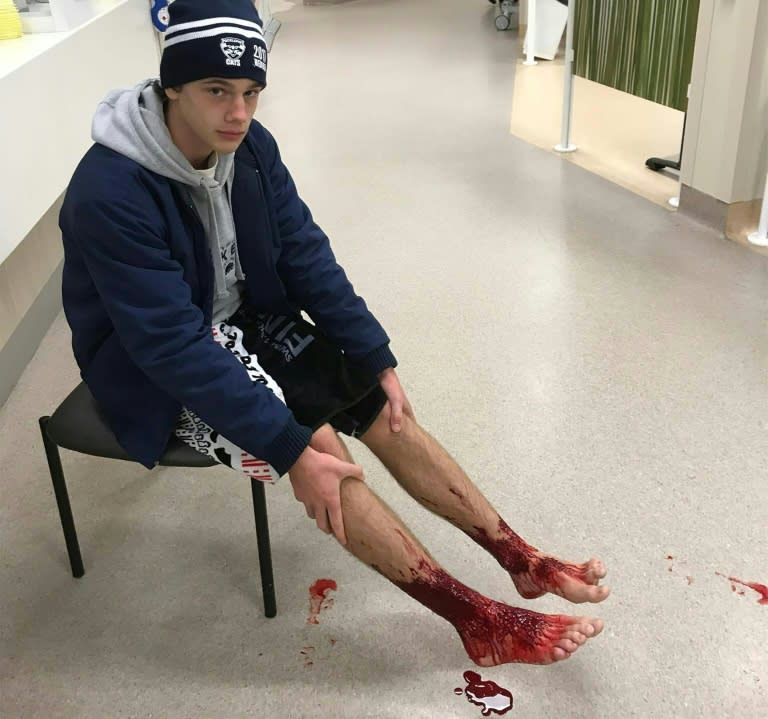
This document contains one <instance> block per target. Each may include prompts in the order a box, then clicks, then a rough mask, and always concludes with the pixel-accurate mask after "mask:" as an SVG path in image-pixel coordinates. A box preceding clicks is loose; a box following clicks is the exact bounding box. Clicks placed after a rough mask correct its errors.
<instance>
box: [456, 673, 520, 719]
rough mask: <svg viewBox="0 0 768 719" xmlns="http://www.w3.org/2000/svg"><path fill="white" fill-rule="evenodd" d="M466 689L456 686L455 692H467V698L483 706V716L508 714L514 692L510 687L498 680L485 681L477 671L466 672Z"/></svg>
mask: <svg viewBox="0 0 768 719" xmlns="http://www.w3.org/2000/svg"><path fill="white" fill-rule="evenodd" d="M464 681H465V682H467V686H466V688H465V689H461V688H459V687H456V689H454V690H453V692H454V694H466V695H467V700H468V701H469V702H470V703H471V704H474V705H475V706H479V707H482V709H483V710H482V714H483V716H485V717H487V716H490V715H491V714H492V713H493V714H499V715H501V714H506V713H507V712H508V711H509V710H510V709H511V708H512V704H513V701H514V700H513V699H512V694H511V692H510V691H509V690H508V689H504V688H503V687H500V686H499V685H498V684H497V683H496V682H492V681H490V680H489V681H483V680H482V678H481V677H480V675H479V674H478V673H477V672H472V671H468V672H464Z"/></svg>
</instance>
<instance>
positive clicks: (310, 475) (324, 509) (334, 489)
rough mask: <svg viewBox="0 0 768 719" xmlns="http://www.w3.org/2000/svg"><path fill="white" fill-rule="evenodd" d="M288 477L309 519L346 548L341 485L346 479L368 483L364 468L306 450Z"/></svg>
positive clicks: (322, 453) (309, 449)
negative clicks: (351, 478) (332, 535)
mask: <svg viewBox="0 0 768 719" xmlns="http://www.w3.org/2000/svg"><path fill="white" fill-rule="evenodd" d="M288 476H289V477H290V479H291V485H292V486H293V494H294V496H295V497H296V499H298V500H299V502H302V503H303V504H304V507H305V508H306V510H307V516H308V517H310V518H311V519H314V520H315V521H316V522H317V526H318V527H319V528H320V529H322V530H323V531H324V532H325V533H326V534H330V533H331V532H333V534H334V535H335V536H336V539H338V540H339V542H341V544H346V543H347V535H346V533H345V532H344V518H343V516H342V513H341V483H342V481H343V480H345V479H346V478H347V477H353V478H354V479H359V480H361V481H365V478H364V477H363V470H362V468H361V467H359V466H358V465H356V464H349V462H343V461H342V460H340V459H337V458H336V457H334V456H333V455H332V454H326V453H324V452H318V451H316V450H314V449H312V447H307V448H306V449H305V450H304V451H303V452H302V453H301V454H300V455H299V458H298V459H297V460H296V462H295V463H294V465H293V466H292V467H291V468H290V469H289V470H288Z"/></svg>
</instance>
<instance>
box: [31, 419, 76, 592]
mask: <svg viewBox="0 0 768 719" xmlns="http://www.w3.org/2000/svg"><path fill="white" fill-rule="evenodd" d="M49 419H50V417H40V420H39V421H40V433H41V434H42V435H43V446H44V447H45V456H46V457H47V458H48V469H49V471H50V473H51V480H52V481H53V491H54V493H55V494H56V504H58V505H59V517H60V518H61V528H62V529H63V530H64V541H66V543H67V553H68V554H69V564H70V566H71V567H72V576H73V577H75V578H76V579H79V578H80V577H82V576H83V575H84V574H85V570H84V569H83V558H82V557H81V556H80V545H79V543H78V541H77V532H76V531H75V520H74V519H73V518H72V508H71V507H70V506H69V495H68V494H67V485H66V482H65V481H64V471H63V470H62V468H61V457H60V456H59V448H58V445H57V444H56V443H55V442H53V441H52V440H51V438H50V437H49V436H48V432H47V431H46V427H47V426H48V420H49Z"/></svg>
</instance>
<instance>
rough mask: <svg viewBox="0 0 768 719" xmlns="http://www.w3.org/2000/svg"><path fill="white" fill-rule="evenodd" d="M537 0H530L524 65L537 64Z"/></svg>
mask: <svg viewBox="0 0 768 719" xmlns="http://www.w3.org/2000/svg"><path fill="white" fill-rule="evenodd" d="M535 46H536V0H528V29H527V30H526V32H525V54H526V58H525V62H524V63H523V65H536V64H537V63H536V53H535V52H534V48H535Z"/></svg>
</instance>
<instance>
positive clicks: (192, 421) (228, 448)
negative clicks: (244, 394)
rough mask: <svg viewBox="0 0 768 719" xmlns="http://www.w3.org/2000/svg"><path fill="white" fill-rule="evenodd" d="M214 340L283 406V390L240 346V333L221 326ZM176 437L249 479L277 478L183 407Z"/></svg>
mask: <svg viewBox="0 0 768 719" xmlns="http://www.w3.org/2000/svg"><path fill="white" fill-rule="evenodd" d="M213 339H214V340H215V341H216V342H217V343H218V344H220V345H221V346H222V347H225V348H226V349H228V350H229V351H230V352H231V353H232V354H233V355H235V357H237V359H238V360H240V362H241V363H242V365H243V367H245V369H246V371H247V372H248V376H249V377H250V378H251V381H252V382H256V383H258V384H263V385H265V386H266V387H267V388H269V389H270V390H271V391H272V392H273V394H274V395H275V396H276V397H277V398H278V399H280V401H281V402H282V403H283V404H285V397H284V396H283V390H282V389H280V386H279V385H278V384H277V382H275V380H274V379H272V377H270V376H269V375H268V374H267V373H266V371H265V370H264V369H263V368H262V366H261V365H260V364H259V362H258V360H257V358H256V355H252V354H248V352H247V350H246V349H245V346H244V345H243V333H242V331H241V330H240V329H239V328H238V327H233V326H232V325H228V324H227V323H226V322H221V323H219V324H218V325H215V326H214V327H213ZM176 436H177V437H178V438H179V439H180V440H182V441H183V442H184V443H185V444H187V445H189V446H190V447H192V448H193V449H196V450H197V451H198V452H200V453H202V454H204V455H206V456H208V457H211V458H212V459H215V460H216V461H217V462H220V463H221V464H224V465H226V466H227V467H231V468H232V469H235V470H237V471H240V472H242V473H243V474H245V475H247V476H248V477H251V478H253V479H258V480H259V481H261V482H269V483H271V484H274V483H275V482H276V481H277V480H278V479H279V478H280V475H279V474H278V473H277V472H276V471H275V469H274V468H273V467H272V465H270V464H269V463H268V462H266V461H265V460H263V459H258V458H257V457H254V456H253V455H252V454H249V453H248V452H244V451H243V450H242V449H240V448H239V447H238V446H237V445H235V444H233V443H232V442H230V441H229V440H228V439H227V438H226V437H222V436H221V435H220V434H219V433H218V432H217V431H216V430H214V429H213V427H211V426H209V425H208V424H206V423H205V422H204V421H203V420H202V419H200V417H198V416H197V415H196V414H195V413H194V412H191V411H190V410H188V409H187V408H186V407H185V408H184V409H182V411H181V414H180V415H179V422H178V425H177V427H176Z"/></svg>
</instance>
